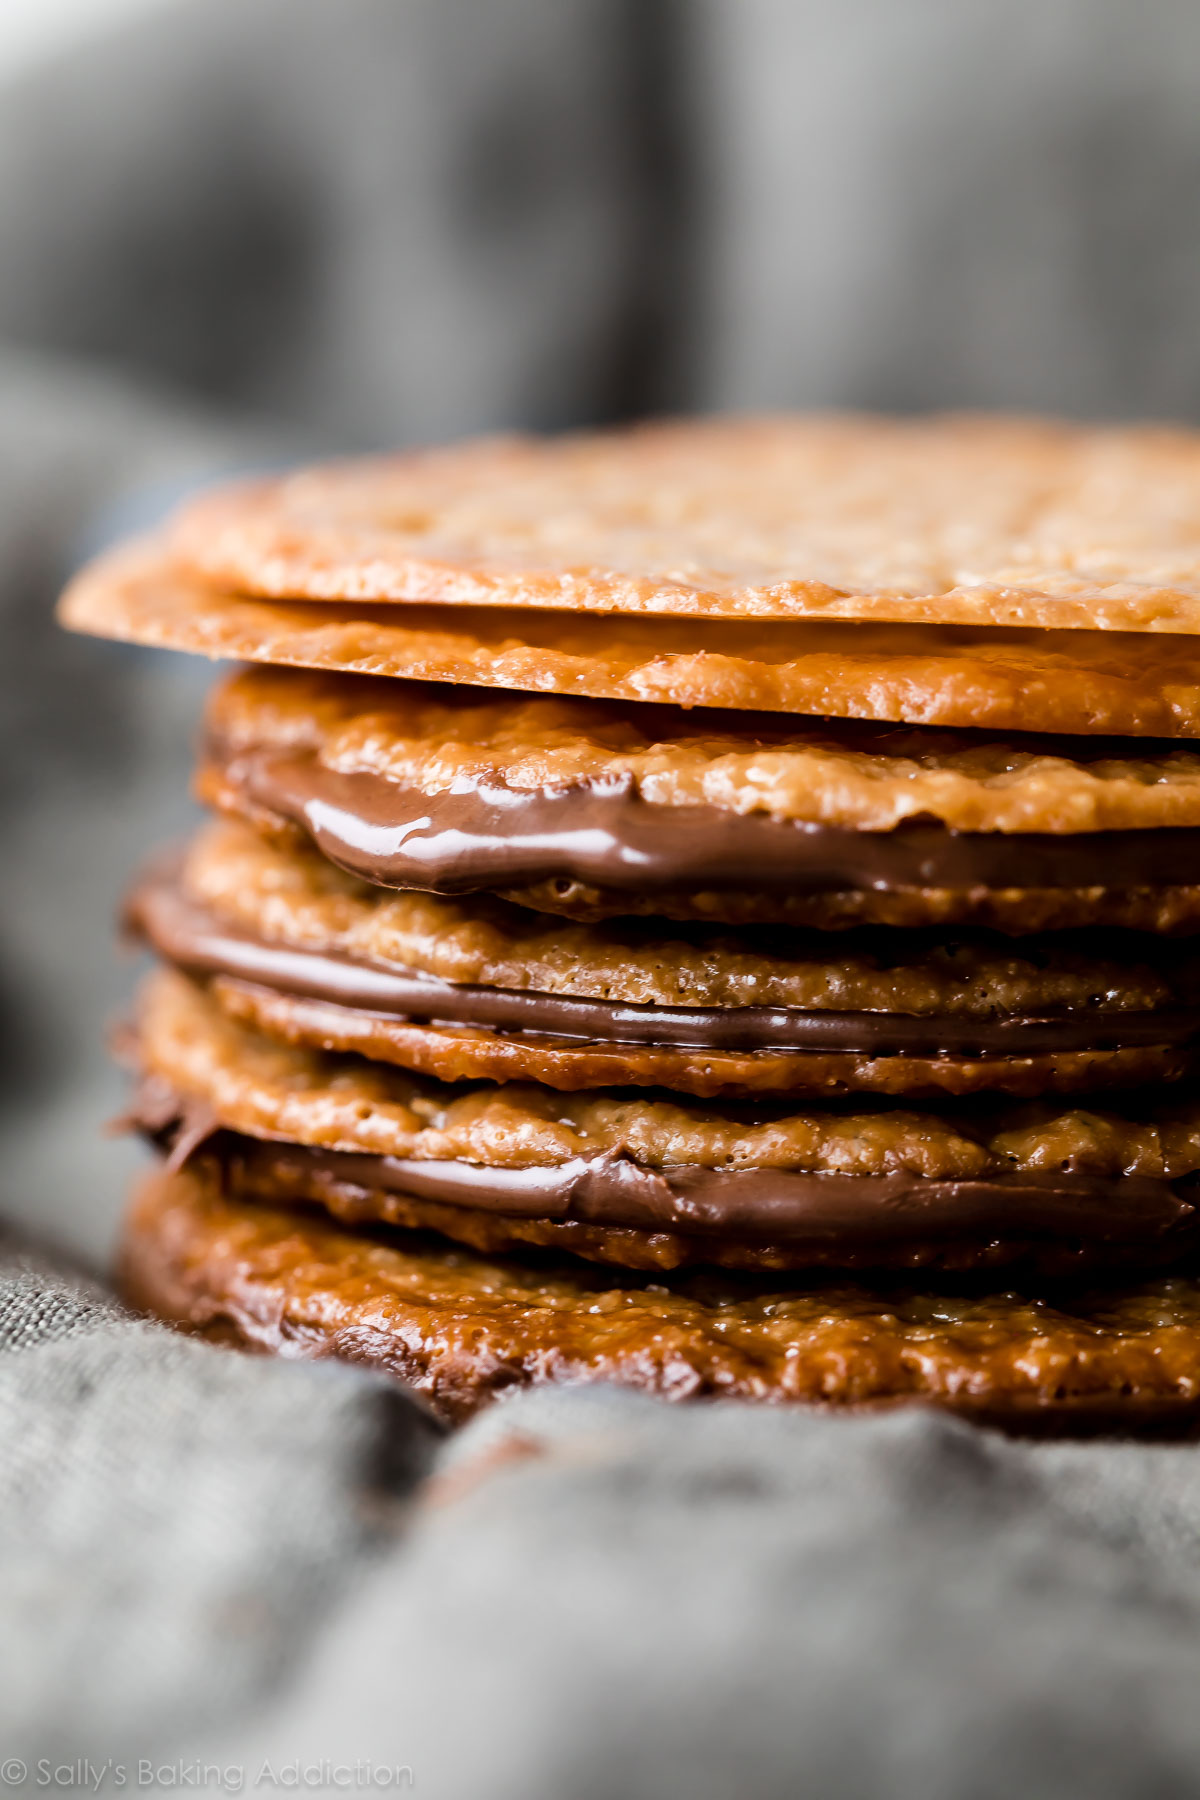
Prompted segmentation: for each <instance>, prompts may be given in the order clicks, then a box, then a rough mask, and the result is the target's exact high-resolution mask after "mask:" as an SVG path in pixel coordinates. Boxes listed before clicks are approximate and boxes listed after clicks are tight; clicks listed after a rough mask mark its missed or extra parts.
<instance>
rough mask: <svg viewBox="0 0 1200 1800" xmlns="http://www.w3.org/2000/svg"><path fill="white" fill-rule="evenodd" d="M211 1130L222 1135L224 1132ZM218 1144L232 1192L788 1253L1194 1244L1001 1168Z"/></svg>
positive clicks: (1061, 1187) (1163, 1188)
mask: <svg viewBox="0 0 1200 1800" xmlns="http://www.w3.org/2000/svg"><path fill="white" fill-rule="evenodd" d="M223 1135H224V1134H223ZM218 1149H219V1150H221V1151H222V1153H223V1154H224V1155H225V1156H226V1157H228V1158H229V1159H231V1161H232V1163H233V1164H234V1165H235V1166H236V1175H237V1176H238V1177H240V1180H241V1182H242V1184H243V1185H245V1186H246V1187H248V1188H250V1189H251V1190H252V1189H253V1187H254V1185H255V1183H256V1181H257V1182H259V1183H262V1184H266V1185H267V1186H268V1187H269V1186H270V1183H271V1181H272V1179H274V1180H277V1181H278V1180H282V1181H284V1182H285V1183H289V1184H290V1185H292V1186H294V1187H296V1188H297V1190H304V1189H307V1191H308V1192H309V1193H310V1194H311V1196H312V1197H313V1198H319V1197H320V1191H321V1187H322V1185H323V1184H328V1183H330V1182H332V1183H335V1184H344V1185H347V1186H349V1187H351V1188H356V1189H360V1190H372V1189H374V1190H376V1191H378V1190H382V1191H384V1192H392V1193H398V1194H407V1195H411V1196H412V1197H413V1198H415V1199H418V1200H433V1201H441V1202H442V1203H443V1204H446V1205H450V1206H464V1207H472V1208H477V1209H480V1210H483V1211H487V1212H495V1213H501V1214H507V1215H509V1216H510V1217H518V1216H519V1217H525V1218H538V1219H553V1220H567V1219H574V1220H581V1221H586V1222H588V1223H590V1224H596V1225H620V1226H632V1227H633V1228H635V1229H638V1230H643V1231H666V1230H670V1231H681V1232H686V1233H693V1234H696V1235H701V1236H703V1235H712V1234H720V1235H723V1236H726V1237H740V1238H750V1239H755V1238H757V1239H766V1240H769V1241H779V1242H786V1243H788V1244H789V1245H793V1246H797V1245H803V1244H811V1245H812V1246H813V1247H814V1248H815V1247H817V1246H828V1245H830V1244H836V1245H837V1246H838V1247H839V1248H841V1249H843V1250H844V1251H846V1252H847V1253H849V1252H852V1251H853V1252H861V1250H862V1249H863V1248H864V1247H869V1246H872V1245H884V1244H893V1245H894V1244H897V1243H900V1242H904V1241H909V1240H912V1241H914V1242H920V1243H928V1242H929V1241H931V1240H945V1239H948V1238H954V1239H967V1240H969V1241H972V1242H979V1241H985V1242H986V1241H987V1240H989V1239H993V1238H1013V1237H1026V1236H1031V1237H1039V1238H1049V1239H1067V1240H1072V1239H1082V1240H1085V1241H1086V1242H1087V1243H1089V1244H1099V1243H1108V1244H1113V1243H1128V1244H1129V1246H1130V1247H1131V1248H1132V1247H1134V1246H1137V1247H1139V1248H1145V1247H1147V1246H1154V1247H1156V1248H1157V1249H1160V1250H1162V1251H1169V1252H1170V1254H1172V1255H1174V1254H1176V1253H1178V1254H1179V1255H1180V1256H1182V1255H1183V1254H1184V1253H1185V1252H1186V1251H1189V1250H1191V1249H1192V1248H1193V1247H1194V1246H1195V1244H1196V1241H1197V1239H1198V1238H1200V1213H1198V1211H1197V1208H1196V1206H1195V1205H1194V1204H1193V1203H1192V1201H1191V1200H1189V1199H1188V1198H1186V1197H1185V1194H1184V1191H1183V1190H1185V1189H1187V1188H1189V1187H1190V1186H1191V1185H1192V1184H1191V1182H1190V1180H1185V1181H1181V1182H1179V1183H1177V1184H1173V1183H1171V1182H1170V1181H1166V1180H1156V1179H1154V1178H1151V1177H1144V1176H1122V1177H1121V1178H1120V1179H1118V1180H1115V1181H1104V1180H1098V1179H1095V1178H1092V1177H1089V1176H1083V1175H1070V1174H1065V1173H1062V1172H1059V1173H1054V1174H1051V1173H1041V1172H1038V1171H1034V1172H1026V1171H1020V1170H1014V1171H1013V1172H1012V1173H1011V1174H1010V1173H1005V1174H1003V1175H997V1176H993V1177H991V1178H989V1179H985V1180H970V1181H968V1180H949V1181H936V1180H930V1179H928V1178H926V1177H923V1176H920V1175H910V1174H908V1173H905V1172H903V1171H898V1172H896V1173H894V1174H891V1175H880V1176H869V1175H824V1174H810V1173H805V1172H802V1171H798V1170H794V1169H702V1168H695V1167H692V1166H690V1165H687V1166H685V1165H678V1166H675V1167H668V1168H663V1169H651V1168H646V1167H644V1166H643V1165H642V1164H640V1163H635V1162H633V1161H631V1160H630V1159H629V1158H627V1157H625V1156H622V1155H614V1154H604V1155H600V1156H595V1157H576V1158H575V1159H573V1160H572V1161H570V1162H565V1163H559V1164H556V1165H553V1166H550V1167H546V1168H523V1169H492V1168H484V1167H483V1166H481V1165H480V1164H477V1163H464V1162H418V1161H413V1160H411V1159H407V1158H402V1157H393V1156H371V1155H361V1154H356V1153H353V1152H347V1151H338V1150H317V1149H312V1148H310V1147H308V1146H307V1145H303V1144H285V1143H266V1142H263V1141H261V1140H258V1139H254V1138H246V1137H240V1136H233V1135H230V1136H228V1138H227V1139H226V1142H225V1144H224V1146H222V1145H221V1144H220V1143H219V1142H218Z"/></svg>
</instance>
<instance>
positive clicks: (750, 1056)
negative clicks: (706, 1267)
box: [208, 976, 1197, 1099]
mask: <svg viewBox="0 0 1200 1800" xmlns="http://www.w3.org/2000/svg"><path fill="white" fill-rule="evenodd" d="M208 991H209V993H210V994H211V995H212V997H213V999H214V1000H215V1001H216V1002H217V1004H218V1006H220V1007H221V1009H222V1011H224V1012H226V1013H228V1014H229V1016H230V1017H231V1018H233V1019H237V1020H239V1021H240V1022H242V1023H243V1024H246V1025H249V1026H251V1027H253V1029H254V1030H256V1031H260V1032H265V1033H266V1034H267V1036H268V1037H273V1038H277V1039H279V1040H280V1041H281V1042H282V1043H285V1044H296V1045H298V1046H300V1047H301V1048H304V1049H310V1050H332V1051H349V1052H353V1053H354V1054H355V1055H358V1056H366V1057H370V1058H371V1059H372V1061H375V1062H384V1063H394V1064H396V1065H397V1067H399V1068H402V1069H413V1070H415V1071H416V1072H417V1073H418V1074H420V1075H433V1076H435V1077H436V1078H437V1079H438V1080H439V1081H521V1082H530V1081H536V1082H540V1083H542V1084H543V1085H544V1086H546V1087H552V1088H558V1089H560V1090H562V1091H563V1092H565V1093H575V1092H579V1091H581V1090H583V1089H585V1088H598V1087H649V1088H672V1089H674V1090H675V1091H676V1092H677V1093H681V1094H694V1095H696V1096H697V1097H698V1098H700V1099H717V1098H721V1097H725V1098H737V1097H739V1096H741V1097H749V1096H751V1095H754V1094H796V1095H800V1094H804V1095H809V1096H811V1097H814V1098H821V1097H822V1096H824V1097H825V1098H827V1099H832V1098H836V1097H838V1096H841V1095H845V1094H852V1093H870V1094H891V1095H894V1096H897V1097H907V1098H910V1099H912V1098H918V1097H920V1098H930V1099H932V1098H935V1097H936V1096H938V1095H945V1094H959V1095H963V1094H985V1093H1000V1094H1012V1095H1019V1096H1023V1097H1026V1098H1029V1099H1033V1098H1035V1097H1036V1096H1037V1095H1039V1094H1068V1093H1090V1092H1093V1091H1095V1090H1096V1089H1099V1088H1114V1087H1135V1086H1139V1085H1141V1084H1142V1083H1147V1084H1148V1083H1151V1082H1164V1081H1180V1080H1182V1079H1183V1078H1184V1077H1185V1076H1187V1075H1189V1074H1191V1073H1192V1072H1193V1071H1194V1070H1195V1069H1196V1067H1197V1057H1196V1053H1195V1052H1194V1051H1192V1050H1189V1049H1186V1048H1180V1047H1178V1046H1174V1047H1172V1046H1168V1045H1140V1046H1133V1047H1126V1048H1124V1049H1119V1050H1079V1051H1056V1052H1045V1053H1043V1054H1039V1055H1037V1056H1007V1055H995V1054H993V1055H990V1056H952V1055H939V1056H934V1055H929V1056H913V1055H905V1054H903V1053H900V1052H895V1053H892V1054H889V1055H877V1056H872V1055H870V1054H868V1053H867V1052H865V1051H854V1050H841V1051H833V1050H830V1051H822V1050H747V1051H734V1050H694V1049H687V1048H677V1047H673V1046H670V1045H665V1044H619V1043H604V1042H601V1041H599V1040H595V1039H593V1040H582V1041H572V1040H569V1039H564V1038H555V1037H539V1036H536V1035H535V1034H534V1033H532V1032H527V1031H526V1032H507V1033H506V1032H502V1031H488V1030H484V1029H476V1028H474V1027H471V1026H468V1025H417V1024H413V1023H412V1022H411V1021H409V1020H407V1019H397V1018H391V1017H389V1016H388V1015H386V1014H384V1013H372V1012H365V1011H359V1010H357V1009H356V1008H353V1007H347V1006H339V1005H337V1004H336V1003H334V1002H331V1001H328V1000H317V999H310V998H305V997H304V996H302V995H298V994H288V993H283V992H280V991H279V990H277V989H272V988H267V987H260V986H259V985H257V984H256V983H254V982H249V981H241V980H238V979H236V978H233V977H229V976H217V977H216V978H215V979H214V980H212V981H211V982H210V983H209V984H208Z"/></svg>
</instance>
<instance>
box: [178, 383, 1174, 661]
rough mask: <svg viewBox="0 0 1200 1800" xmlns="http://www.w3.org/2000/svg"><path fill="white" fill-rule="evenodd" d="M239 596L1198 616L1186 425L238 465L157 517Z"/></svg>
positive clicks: (1125, 625)
mask: <svg viewBox="0 0 1200 1800" xmlns="http://www.w3.org/2000/svg"><path fill="white" fill-rule="evenodd" d="M175 543H176V545H177V547H178V549H179V551H180V553H181V554H182V555H183V556H185V557H186V558H189V559H190V560H191V561H192V562H193V563H194V564H195V566H196V567H197V568H198V569H201V570H203V571H204V572H205V573H206V574H207V575H208V576H209V578H210V579H212V580H214V581H216V582H218V583H221V584H225V585H228V586H230V587H232V588H234V589H236V590H240V591H243V592H245V593H251V594H261V595H275V596H288V597H291V596H295V597H304V598H307V599H319V600H351V601H374V600H385V601H392V600H403V601H412V600H436V601H448V602H454V603H460V602H461V603H468V604H475V605H478V604H484V605H498V606H539V607H546V606H550V607H563V608H566V609H568V610H570V611H586V610H597V611H601V612H612V611H616V612H621V611H626V612H663V613H672V612H673V613H684V614H688V615H692V616H696V617H706V618H712V617H719V616H725V617H732V618H736V617H743V618H832V619H839V618H840V619H875V620H882V619H886V620H898V619H899V620H903V619H909V620H917V621H919V622H922V623H926V622H935V621H936V622H943V623H952V624H983V625H1033V626H1039V627H1041V626H1065V627H1070V628H1074V627H1080V626H1083V627H1093V628H1100V629H1103V630H1117V631H1128V630H1133V631H1183V632H1195V631H1200V436H1197V435H1196V434H1195V433H1193V432H1189V431H1184V430H1168V429H1162V428H1157V429H1148V428H1136V427H1121V428H1117V429H1111V428H1108V429H1104V428H1095V427H1091V428H1089V427H1084V426H1072V425H1065V424H1056V423H1051V422H1048V421H1039V420H1035V419H1012V418H1010V419H1004V418H972V417H942V418H936V417H935V418H926V419H914V420H899V419H884V418H865V417H853V416H848V417H820V416H818V417H808V418H786V417H783V418H774V419H771V418H764V419H713V420H709V421H703V422H692V423H681V424H667V425H651V426H642V427H639V428H637V429H634V430H632V431H622V432H610V433H603V434H599V435H587V436H579V437H568V438H559V439H548V440H543V441H534V440H511V439H509V440H502V441H498V442H484V443H469V444H465V445H462V446H459V447H456V448H451V449H448V450H440V451H432V452H429V453H426V454H424V455H417V456H402V457H392V458H378V459H376V460H374V461H366V462H358V463H346V464H342V465H340V466H335V467H331V468H325V469H309V470H303V471H301V472H300V473H298V474H295V475H288V476H284V477H282V478H279V479H276V480H272V481H265V482H256V483H253V484H250V485H247V486H245V487H242V488H235V489H233V490H230V491H227V492H224V493H218V494H215V495H212V496H210V497H208V498H206V499H202V500H200V501H199V502H197V503H195V504H193V506H192V507H191V508H189V510H188V512H187V513H186V514H185V516H184V518H183V519H182V520H181V521H180V523H179V525H178V526H177V529H176V532H175Z"/></svg>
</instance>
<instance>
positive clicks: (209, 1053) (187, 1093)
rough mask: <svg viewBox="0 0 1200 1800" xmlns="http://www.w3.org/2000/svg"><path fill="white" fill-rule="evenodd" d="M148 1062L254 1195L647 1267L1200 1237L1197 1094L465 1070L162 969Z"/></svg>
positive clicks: (922, 1264)
mask: <svg viewBox="0 0 1200 1800" xmlns="http://www.w3.org/2000/svg"><path fill="white" fill-rule="evenodd" d="M137 1061H138V1064H139V1066H140V1069H141V1071H142V1074H143V1077H144V1078H145V1083H146V1085H145V1088H144V1090H143V1095H142V1098H141V1102H140V1108H141V1119H142V1121H143V1123H144V1125H145V1127H146V1128H147V1129H148V1130H149V1131H150V1132H151V1133H152V1134H154V1135H156V1136H159V1137H163V1136H167V1137H169V1136H170V1134H171V1132H172V1130H173V1129H174V1128H176V1127H177V1128H178V1130H179V1131H180V1132H181V1133H182V1139H181V1148H182V1151H184V1152H186V1151H187V1150H188V1149H190V1148H193V1147H195V1145H196V1144H198V1143H199V1142H201V1141H203V1140H204V1139H205V1138H208V1137H213V1136H214V1134H219V1136H220V1140H221V1141H220V1142H219V1144H218V1145H217V1146H216V1153H217V1154H219V1155H220V1156H221V1158H222V1159H223V1160H224V1161H225V1162H226V1163H227V1164H228V1166H229V1167H230V1168H231V1169H232V1171H233V1174H232V1181H233V1184H234V1186H235V1187H236V1188H237V1190H238V1191H239V1192H242V1193H246V1194H258V1193H262V1194H264V1195H266V1196H267V1197H270V1198H279V1197H287V1198H290V1199H296V1200H311V1201H315V1202H321V1203H324V1204H326V1205H327V1206H329V1207H330V1208H331V1210H334V1211H336V1212H338V1213H340V1214H341V1215H342V1216H344V1217H347V1218H351V1219H355V1220H357V1219H362V1218H373V1219H377V1220H382V1221H384V1222H387V1223H389V1224H397V1223H403V1224H409V1225H414V1224H434V1223H436V1224H437V1225H438V1228H439V1229H442V1230H444V1231H445V1232H447V1234H449V1235H451V1236H458V1235H460V1234H461V1233H462V1232H465V1234H466V1235H467V1239H468V1241H471V1242H479V1235H478V1234H479V1233H480V1231H481V1230H483V1229H485V1227H484V1224H483V1223H481V1221H480V1220H479V1219H478V1218H475V1219H472V1218H470V1217H469V1216H467V1215H470V1214H476V1215H478V1214H484V1215H486V1216H487V1220H488V1221H489V1223H488V1224H487V1226H486V1229H487V1230H488V1231H489V1233H490V1236H489V1238H488V1242H489V1244H491V1245H495V1244H496V1242H497V1237H498V1235H499V1233H500V1232H502V1231H504V1230H506V1229H507V1227H508V1222H509V1221H514V1220H515V1221H517V1226H516V1227H513V1228H512V1229H511V1230H509V1231H508V1237H507V1239H506V1240H505V1241H506V1242H513V1243H515V1242H538V1243H542V1244H551V1245H558V1246H559V1247H561V1248H569V1249H572V1250H575V1251H577V1252H578V1253H580V1254H581V1255H584V1256H595V1257H600V1258H603V1259H606V1260H611V1261H614V1262H620V1263H626V1264H628V1265H630V1266H633V1267H642V1268H653V1267H673V1266H676V1265H678V1264H681V1263H687V1262H713V1263H720V1264H725V1265H727V1266H731V1267H742V1268H755V1267H766V1268H788V1267H791V1268H798V1269H799V1268H810V1267H821V1266H824V1267H834V1268H953V1269H970V1268H985V1267H1007V1266H1011V1265H1014V1264H1021V1265H1023V1266H1026V1267H1029V1268H1037V1269H1040V1270H1043V1271H1049V1270H1053V1271H1060V1272H1061V1271H1076V1270H1082V1269H1090V1268H1095V1267H1103V1266H1111V1265H1113V1264H1119V1265H1120V1266H1122V1267H1126V1268H1129V1267H1164V1266H1170V1265H1173V1264H1176V1263H1178V1262H1180V1261H1181V1260H1183V1259H1185V1258H1187V1257H1189V1256H1190V1255H1192V1254H1193V1253H1194V1252H1195V1250H1196V1248H1197V1247H1198V1246H1200V1206H1198V1205H1197V1203H1196V1202H1197V1195H1198V1194H1200V1179H1198V1172H1200V1105H1198V1104H1197V1103H1196V1102H1195V1100H1194V1099H1189V1098H1187V1097H1186V1096H1185V1097H1183V1098H1182V1099H1177V1100H1175V1101H1174V1102H1170V1101H1162V1100H1159V1101H1157V1102H1153V1101H1147V1100H1143V1101H1141V1102H1139V1103H1127V1104H1125V1105H1123V1106H1122V1107H1121V1109H1120V1110H1108V1109H1106V1110H1104V1111H1099V1110H1093V1109H1091V1108H1087V1107H1084V1106H1082V1105H1075V1106H1067V1105H1064V1103H1062V1102H1058V1103H1057V1104H1055V1103H1053V1102H1049V1101H1046V1102H1041V1103H1035V1104H1033V1105H1027V1106H1014V1105H1012V1104H1011V1103H1009V1104H1006V1105H1005V1104H995V1103H993V1104H991V1105H983V1104H977V1105H976V1106H975V1107H973V1108H963V1107H961V1106H960V1107H953V1106H943V1107H940V1108H936V1109H935V1108H922V1109H912V1108H904V1109H902V1108H899V1107H897V1106H895V1105H888V1104H875V1105H872V1104H871V1103H870V1101H869V1100H863V1099H862V1098H859V1099H858V1100H856V1101H854V1102H850V1103H847V1104H845V1105H844V1106H841V1107H832V1106H828V1105H826V1106H815V1105H810V1106H808V1107H802V1106H801V1105H799V1104H798V1103H797V1102H795V1101H792V1102H786V1101H777V1102H775V1103H774V1104H770V1105H768V1104H767V1103H765V1102H759V1103H755V1104H751V1105H749V1106H745V1105H744V1106H738V1105H737V1104H736V1103H733V1102H725V1103H723V1104H720V1105H716V1104H712V1103H708V1104H701V1103H700V1102H698V1101H695V1100H688V1099H686V1098H684V1097H682V1096H675V1095H671V1094H667V1093H661V1092H657V1093H650V1094H641V1093H631V1092H629V1091H625V1090H620V1089H618V1090H603V1089H601V1090H597V1091H590V1092H587V1093H583V1094H572V1095H564V1094H559V1093H554V1092H553V1091H551V1090H549V1089H546V1088H543V1087H535V1086H533V1085H529V1084H513V1085H511V1086H505V1087H494V1086H490V1085H482V1084H475V1083H470V1084H466V1083H464V1084H450V1083H443V1082H436V1081H432V1080H429V1079H427V1078H422V1077H418V1076H414V1075H411V1074H409V1073H406V1072H402V1071H400V1070H398V1069H395V1068H390V1067H387V1066H384V1065H381V1064H374V1063H369V1062H366V1061H364V1060H362V1059H360V1058H355V1057H344V1056H336V1055H328V1054H322V1053H319V1052H314V1051H309V1050H302V1049H298V1048H296V1047H294V1046H288V1045H285V1044H281V1043H279V1042H277V1041H275V1040H273V1039H270V1038H267V1037H265V1036H263V1035H261V1034H260V1033H256V1032H254V1031H252V1030H250V1029H249V1028H247V1027H245V1026H242V1025H239V1024H238V1023H237V1022H236V1021H234V1020H233V1019H231V1018H230V1017H229V1016H228V1015H227V1014H226V1013H224V1012H223V1011H222V1010H221V1009H220V1008H219V1007H218V1006H217V1005H216V1004H215V1003H214V1002H213V1001H212V1000H211V998H209V997H208V996H207V995H206V994H205V993H204V991H203V989H202V988H200V987H198V986H197V985H195V984H194V983H192V982H189V981H188V980H186V979H185V978H184V977H182V976H180V975H177V974H169V973H166V972H162V973H160V974H158V975H157V976H155V977H154V978H153V979H152V980H151V981H150V983H149V984H148V986H147V988H146V989H145V991H144V994H143V999H142V1003H141V1007H140V1010H139V1017H138V1028H137ZM422 1207H427V1208H433V1209H434V1210H433V1211H422V1210H421V1208H422ZM531 1225H535V1226H536V1230H533V1229H531ZM581 1227H582V1228H584V1229H581ZM460 1228H461V1230H460ZM472 1232H474V1233H475V1234H476V1235H475V1236H474V1237H472V1236H471V1233H472Z"/></svg>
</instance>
